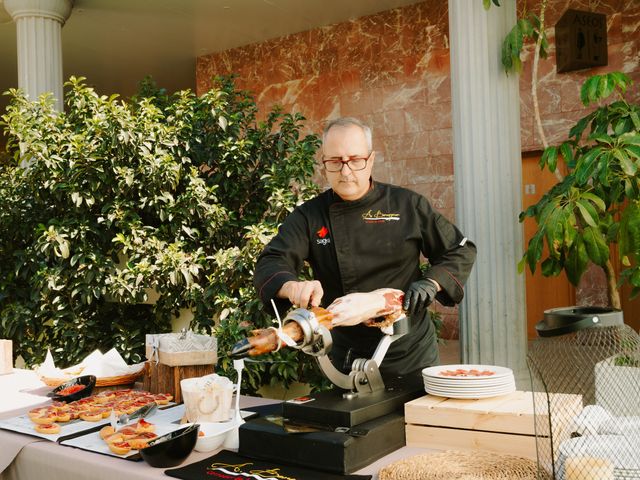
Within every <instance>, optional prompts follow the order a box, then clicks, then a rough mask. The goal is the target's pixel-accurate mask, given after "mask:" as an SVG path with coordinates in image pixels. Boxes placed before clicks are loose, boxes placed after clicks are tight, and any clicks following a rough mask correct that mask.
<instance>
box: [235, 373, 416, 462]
mask: <svg viewBox="0 0 640 480" xmlns="http://www.w3.org/2000/svg"><path fill="white" fill-rule="evenodd" d="M397 380H398V381H394V382H388V384H389V387H387V389H386V390H385V391H381V392H377V393H374V394H370V395H364V396H361V397H358V398H352V399H344V398H342V392H338V391H330V392H323V393H320V394H318V395H312V396H311V397H312V398H314V400H312V401H310V402H307V403H303V404H298V403H292V402H291V401H289V402H285V403H284V404H283V412H282V413H283V415H282V416H283V417H284V422H285V424H286V423H289V422H290V423H291V424H293V425H297V426H299V425H311V426H315V427H317V428H318V429H320V430H322V431H314V432H307V433H290V432H287V431H286V430H285V429H284V428H283V427H282V426H280V425H277V424H276V423H274V422H272V421H269V420H267V419H266V418H258V419H255V420H250V421H248V422H247V423H245V424H243V425H242V426H241V427H240V447H239V451H238V452H239V453H240V454H241V455H245V456H248V457H253V458H257V459H261V460H273V461H274V462H281V463H288V464H291V465H299V466H303V467H307V468H312V469H317V470H323V471H328V472H335V473H342V474H349V473H353V472H354V471H356V470H359V469H360V468H363V467H365V466H367V465H369V464H370V463H372V462H374V461H375V460H377V459H379V458H381V457H383V456H385V455H387V454H388V453H391V452H393V451H394V450H397V449H399V448H401V447H403V446H404V445H405V424H404V404H405V403H406V402H408V401H410V400H413V399H414V398H417V397H420V396H422V395H424V387H423V386H422V385H421V384H420V386H419V387H418V386H417V383H418V382H417V381H411V382H409V381H407V379H400V378H399V379H397ZM420 383H421V382H420Z"/></svg>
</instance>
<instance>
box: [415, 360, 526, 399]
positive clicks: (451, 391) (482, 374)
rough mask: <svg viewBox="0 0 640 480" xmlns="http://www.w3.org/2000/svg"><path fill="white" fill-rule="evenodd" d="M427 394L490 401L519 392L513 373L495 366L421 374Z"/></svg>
mask: <svg viewBox="0 0 640 480" xmlns="http://www.w3.org/2000/svg"><path fill="white" fill-rule="evenodd" d="M422 378H423V380H424V387H425V391H426V392H427V393H429V394H430V395H438V396H441V397H447V398H462V399H474V398H488V397H495V396H498V395H507V394H509V393H512V392H515V391H516V384H515V379H514V377H513V371H512V370H511V369H510V368H507V367H500V366H496V365H465V364H457V365H439V366H435V367H428V368H425V369H424V370H422Z"/></svg>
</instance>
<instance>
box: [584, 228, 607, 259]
mask: <svg viewBox="0 0 640 480" xmlns="http://www.w3.org/2000/svg"><path fill="white" fill-rule="evenodd" d="M582 238H583V239H584V244H585V248H586V250H587V254H588V255H589V258H590V259H591V261H592V262H593V263H595V264H596V265H600V266H603V265H604V264H605V263H606V262H607V260H609V247H608V246H607V243H606V241H605V239H604V237H603V236H602V233H601V232H600V230H598V229H597V228H593V227H591V226H589V227H587V228H585V229H584V230H583V232H582Z"/></svg>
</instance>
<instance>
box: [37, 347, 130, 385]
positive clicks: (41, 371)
mask: <svg viewBox="0 0 640 480" xmlns="http://www.w3.org/2000/svg"><path fill="white" fill-rule="evenodd" d="M142 367H143V363H138V364H135V365H127V362H126V361H125V360H124V359H123V358H122V356H121V355H120V354H119V353H118V351H117V350H116V349H115V348H112V349H111V350H109V351H108V352H107V353H105V354H103V353H102V352H101V351H100V350H94V351H93V352H91V353H90V354H89V355H87V356H86V357H85V358H84V359H83V360H82V361H81V362H80V363H78V364H77V365H73V366H71V367H68V368H65V369H60V368H57V367H56V366H55V362H54V360H53V356H52V355H51V352H50V351H47V355H46V357H45V361H44V362H43V363H42V365H40V366H39V367H37V368H36V371H37V373H38V375H40V376H41V377H49V378H65V377H75V376H78V375H95V376H96V377H98V378H104V377H117V376H121V375H129V374H131V373H135V372H138V371H140V369H141V368H142Z"/></svg>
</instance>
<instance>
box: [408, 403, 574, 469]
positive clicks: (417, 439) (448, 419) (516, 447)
mask: <svg viewBox="0 0 640 480" xmlns="http://www.w3.org/2000/svg"><path fill="white" fill-rule="evenodd" d="M551 396H552V397H553V402H555V403H554V405H558V404H560V405H562V409H561V410H563V411H566V412H567V415H571V416H573V415H575V414H577V413H579V412H580V411H581V409H582V397H580V396H579V395H567V394H551ZM556 409H557V407H556ZM536 413H537V414H538V415H545V414H546V413H545V412H536ZM557 414H558V413H557V412H554V415H557ZM538 421H540V420H538ZM405 422H406V438H407V446H410V447H423V448H434V449H439V450H443V449H445V450H447V449H462V450H488V451H493V452H498V453H507V454H512V455H519V456H522V457H527V458H533V459H535V458H536V439H535V423H534V409H533V395H532V393H531V392H522V391H518V392H514V393H512V394H509V395H502V396H499V397H492V398H486V399H479V400H459V399H452V398H444V397H437V396H434V395H425V396H424V397H421V398H417V399H415V400H412V401H411V402H409V403H407V404H406V405H405ZM562 423H563V424H564V423H565V422H562ZM556 433H557V435H561V436H565V435H568V432H556Z"/></svg>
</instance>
